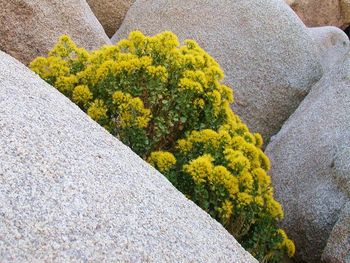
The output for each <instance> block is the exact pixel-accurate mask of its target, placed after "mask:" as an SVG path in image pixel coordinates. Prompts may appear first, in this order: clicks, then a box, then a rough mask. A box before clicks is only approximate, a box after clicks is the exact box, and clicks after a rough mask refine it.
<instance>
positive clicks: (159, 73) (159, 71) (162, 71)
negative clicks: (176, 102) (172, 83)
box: [146, 66, 168, 82]
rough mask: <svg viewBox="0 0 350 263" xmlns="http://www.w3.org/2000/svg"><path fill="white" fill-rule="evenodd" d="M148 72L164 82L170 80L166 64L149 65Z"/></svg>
mask: <svg viewBox="0 0 350 263" xmlns="http://www.w3.org/2000/svg"><path fill="white" fill-rule="evenodd" d="M146 70H147V73H148V74H149V75H150V76H152V77H153V78H157V79H159V80H160V81H162V82H166V81H167V80H168V72H167V69H166V68H165V67H164V66H156V67H155V66H148V67H147V69H146Z"/></svg>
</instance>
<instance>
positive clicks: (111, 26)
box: [87, 0, 135, 37]
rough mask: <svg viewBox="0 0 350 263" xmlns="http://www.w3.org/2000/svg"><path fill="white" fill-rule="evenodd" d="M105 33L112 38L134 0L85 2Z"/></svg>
mask: <svg viewBox="0 0 350 263" xmlns="http://www.w3.org/2000/svg"><path fill="white" fill-rule="evenodd" d="M87 2H88V4H89V5H90V7H91V9H92V11H93V12H94V13H95V15H96V17H97V19H98V20H99V21H100V22H101V24H102V26H103V28H104V29H105V32H106V33H107V35H108V36H109V37H112V36H113V35H114V33H115V32H116V31H117V30H118V28H119V27H120V25H121V24H122V22H123V20H124V17H125V15H126V12H128V10H129V8H130V6H131V5H132V4H133V3H134V2H135V0H87Z"/></svg>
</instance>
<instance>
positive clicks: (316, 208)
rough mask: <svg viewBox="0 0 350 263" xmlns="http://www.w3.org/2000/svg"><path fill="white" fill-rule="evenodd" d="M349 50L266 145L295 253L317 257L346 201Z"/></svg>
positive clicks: (349, 143)
mask: <svg viewBox="0 0 350 263" xmlns="http://www.w3.org/2000/svg"><path fill="white" fill-rule="evenodd" d="M349 128H350V54H349V53H348V54H347V55H346V57H345V58H344V59H343V60H342V61H340V62H339V63H337V65H336V66H335V67H334V68H333V70H331V71H329V72H328V73H326V75H325V76H324V77H323V78H322V79H321V80H320V81H319V82H318V83H317V84H316V85H315V86H314V87H313V89H312V91H311V92H310V94H309V95H308V96H307V97H306V98H305V100H304V101H303V102H302V103H301V105H300V106H299V108H298V109H297V110H296V112H295V113H294V114H293V115H292V116H291V117H290V118H289V120H288V121H287V122H286V123H285V124H284V125H283V127H282V129H281V131H280V132H279V133H278V134H277V135H276V136H274V137H273V138H272V141H271V143H270V144H269V145H268V147H267V149H266V153H267V155H268V156H269V157H270V160H271V164H272V170H271V172H270V173H271V177H272V181H273V185H274V189H275V193H276V199H277V200H278V201H280V202H281V203H282V205H283V207H284V210H285V219H284V221H283V224H282V226H283V227H284V228H285V229H286V230H287V231H286V232H287V233H288V235H289V236H290V237H291V238H292V239H293V240H294V241H295V243H296V248H297V254H296V255H297V258H299V259H303V260H304V261H306V262H320V260H321V255H322V251H323V249H324V247H325V246H326V243H327V240H328V237H329V235H330V233H331V231H332V228H333V226H334V224H335V223H336V222H337V220H338V216H339V213H340V210H341V209H342V207H343V206H344V205H345V204H346V203H347V202H349V198H350V195H349V181H350V156H349V149H350V129H349Z"/></svg>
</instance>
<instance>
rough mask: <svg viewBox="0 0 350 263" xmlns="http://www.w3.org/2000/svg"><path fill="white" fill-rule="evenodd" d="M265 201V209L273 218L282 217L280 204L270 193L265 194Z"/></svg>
mask: <svg viewBox="0 0 350 263" xmlns="http://www.w3.org/2000/svg"><path fill="white" fill-rule="evenodd" d="M265 201H266V205H267V211H268V212H269V213H270V215H271V216H272V217H273V218H279V219H283V217H284V213H283V209H282V206H281V204H280V203H279V202H277V201H276V200H275V199H274V198H273V197H272V196H271V195H267V196H265Z"/></svg>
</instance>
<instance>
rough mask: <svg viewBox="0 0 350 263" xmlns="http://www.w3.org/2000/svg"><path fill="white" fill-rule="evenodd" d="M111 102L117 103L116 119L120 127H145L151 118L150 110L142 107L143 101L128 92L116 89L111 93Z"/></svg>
mask: <svg viewBox="0 0 350 263" xmlns="http://www.w3.org/2000/svg"><path fill="white" fill-rule="evenodd" d="M112 98H113V103H114V104H116V105H117V109H118V111H117V112H118V116H119V118H118V120H119V126H120V127H121V128H127V127H136V128H146V127H147V126H148V123H149V121H150V120H151V118H152V114H151V111H150V110H149V109H146V108H145V107H144V104H143V101H142V100H141V99H140V98H138V97H136V98H133V97H132V96H131V95H130V94H128V93H123V92H121V91H116V92H114V93H113V95H112Z"/></svg>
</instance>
